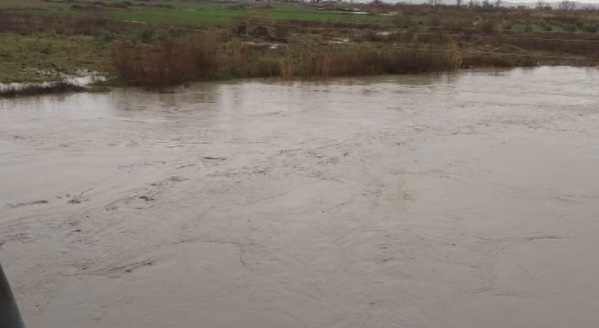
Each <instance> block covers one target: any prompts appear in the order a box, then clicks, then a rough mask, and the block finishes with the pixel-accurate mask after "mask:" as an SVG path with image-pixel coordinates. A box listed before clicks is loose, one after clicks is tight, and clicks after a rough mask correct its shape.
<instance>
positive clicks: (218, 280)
mask: <svg viewBox="0 0 599 328" xmlns="http://www.w3.org/2000/svg"><path fill="white" fill-rule="evenodd" d="M598 86H599V71H597V70H593V69H580V68H559V67H558V68H539V69H532V70H512V71H501V72H496V73H493V72H485V71H465V72H462V73H459V74H455V75H440V76H436V75H432V76H401V77H376V78H358V79H343V80H334V81H331V82H329V83H312V82H310V83H308V82H306V83H300V82H294V83H284V82H277V81H241V82H230V83H207V84H198V85H195V86H193V87H192V88H188V89H185V90H184V91H182V92H180V93H177V94H149V93H145V92H141V91H131V90H129V91H123V90H117V91H114V92H112V93H109V94H74V95H61V96H45V97H37V98H23V99H17V100H0V186H1V187H0V255H1V257H2V261H3V262H2V263H3V265H4V268H5V270H6V271H7V274H8V275H9V277H10V278H11V280H12V284H13V289H14V291H15V293H16V294H17V296H18V298H19V301H20V305H21V308H22V312H23V316H24V318H25V321H26V323H27V324H28V327H29V328H37V327H39V328H42V327H44V328H47V327H61V328H71V327H72V328H76V327H77V328H79V327H86V328H114V327H131V328H134V327H140V328H142V327H143V328H163V327H171V326H174V325H176V326H177V327H189V328H192V327H226V328H229V327H230V328H234V327H248V328H250V327H256V328H264V327H273V328H279V327H287V328H293V327H314V328H322V327H327V328H329V327H331V328H333V327H344V328H345V327H369V328H371V327H381V328H383V327H385V328H386V327H439V328H446V327H487V328H495V327H496V328H504V327H544V328H546V327H571V326H576V327H592V326H594V325H595V324H596V319H597V314H596V309H597V306H598V305H599V281H598V280H597V279H596V277H597V276H599V264H598V263H597V261H596V260H595V259H596V250H597V248H598V247H599V219H598V214H599V170H598V169H597V168H599V115H598V113H599V106H598V105H599V103H598V101H599V88H598Z"/></svg>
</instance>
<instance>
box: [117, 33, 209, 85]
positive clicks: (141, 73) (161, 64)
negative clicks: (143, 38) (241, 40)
mask: <svg viewBox="0 0 599 328" xmlns="http://www.w3.org/2000/svg"><path fill="white" fill-rule="evenodd" d="M110 63H111V66H112V67H113V69H114V73H115V75H116V76H117V77H118V78H119V79H121V80H123V81H125V82H127V83H129V84H132V85H140V86H145V87H148V88H150V89H156V90H161V89H164V88H165V87H167V86H171V85H176V84H181V83H185V82H188V81H194V80H202V79H210V78H212V77H214V75H215V74H216V73H217V71H218V69H219V64H220V63H219V60H218V48H217V43H216V41H215V40H214V39H213V38H210V37H208V36H195V37H193V38H191V37H190V38H186V39H171V40H165V41H162V42H160V43H158V44H153V45H139V44H138V45H133V44H127V43H121V44H119V45H117V46H116V47H115V48H114V49H113V51H112V54H111V57H110Z"/></svg>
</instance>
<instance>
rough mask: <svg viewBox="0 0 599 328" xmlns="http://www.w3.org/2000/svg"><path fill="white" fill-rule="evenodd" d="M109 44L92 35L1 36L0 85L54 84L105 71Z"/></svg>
mask: <svg viewBox="0 0 599 328" xmlns="http://www.w3.org/2000/svg"><path fill="white" fill-rule="evenodd" d="M109 48H110V47H109V44H108V43H106V42H104V41H101V40H99V39H98V38H95V37H92V36H81V35H74V36H65V35H58V34H54V33H40V34H32V35H20V34H15V33H0V58H1V60H0V72H2V74H0V82H3V83H10V82H39V81H54V80H59V79H60V78H61V74H76V73H77V72H78V71H81V70H82V69H86V70H94V71H96V70H98V71H101V70H103V67H104V64H105V63H104V62H105V58H106V57H107V56H108V52H109Z"/></svg>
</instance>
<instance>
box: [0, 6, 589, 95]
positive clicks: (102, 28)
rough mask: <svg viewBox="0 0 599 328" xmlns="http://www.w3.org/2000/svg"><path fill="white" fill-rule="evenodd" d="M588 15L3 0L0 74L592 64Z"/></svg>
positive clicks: (154, 76) (280, 74)
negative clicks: (355, 12)
mask: <svg viewBox="0 0 599 328" xmlns="http://www.w3.org/2000/svg"><path fill="white" fill-rule="evenodd" d="M356 8H357V10H360V11H362V12H361V14H353V13H351V12H350V11H351V10H355V9H356ZM596 27H599V18H597V17H595V15H592V13H588V12H585V11H580V12H573V11H551V12H549V11H544V10H531V9H518V10H513V9H506V8H492V7H491V8H488V7H486V8H483V7H476V6H474V7H470V8H466V7H456V6H429V5H405V4H404V5H386V4H380V3H373V4H367V5H354V6H347V5H329V6H323V5H318V6H314V5H293V4H268V5H264V4H259V5H256V4H241V3H228V4H210V3H199V2H186V1H151V2H148V1H115V0H104V1H84V0H70V1H58V0H47V1H38V0H30V1H22V2H19V1H8V2H2V3H0V59H1V60H0V82H25V81H53V80H60V79H62V78H64V77H65V76H70V75H77V74H82V71H83V72H85V71H98V72H102V73H103V74H105V75H108V76H109V77H112V78H117V79H118V80H120V82H121V83H126V84H131V85H140V86H146V87H148V88H152V89H163V88H165V87H167V86H169V85H176V84H181V83H187V82H189V81H195V80H207V79H225V78H231V77H277V78H284V79H292V78H302V79H324V78H329V77H334V76H348V75H366V74H367V75H372V74H402V73H421V72H437V71H446V70H454V69H457V68H462V67H515V66H536V65H545V64H548V65H554V64H559V65H595V64H597V62H598V59H599V55H598V54H599V34H598V33H597V30H598V29H599V28H596Z"/></svg>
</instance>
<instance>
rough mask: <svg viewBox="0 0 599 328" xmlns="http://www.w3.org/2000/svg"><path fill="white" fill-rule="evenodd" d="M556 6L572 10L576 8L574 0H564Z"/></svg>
mask: <svg viewBox="0 0 599 328" xmlns="http://www.w3.org/2000/svg"><path fill="white" fill-rule="evenodd" d="M558 8H559V9H560V10H574V9H576V2H574V1H569V0H564V1H561V2H560V3H559V5H558Z"/></svg>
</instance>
